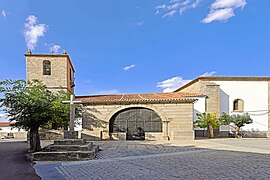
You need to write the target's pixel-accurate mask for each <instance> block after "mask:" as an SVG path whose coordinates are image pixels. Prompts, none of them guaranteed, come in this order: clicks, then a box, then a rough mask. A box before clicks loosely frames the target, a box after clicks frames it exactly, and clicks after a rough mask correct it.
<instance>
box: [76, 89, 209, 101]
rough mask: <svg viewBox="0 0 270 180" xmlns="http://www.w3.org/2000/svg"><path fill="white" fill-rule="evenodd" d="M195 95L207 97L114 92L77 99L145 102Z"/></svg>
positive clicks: (172, 93) (179, 93)
mask: <svg viewBox="0 0 270 180" xmlns="http://www.w3.org/2000/svg"><path fill="white" fill-rule="evenodd" d="M195 97H205V95H202V94H189V93H183V92H171V93H149V94H113V95H94V96H76V100H80V101H82V102H83V103H90V104H102V103H105V104H106V103H130V102H134V103H135V102H136V103H139V102H140V103H143V102H144V103H145V102H176V101H178V102H180V101H181V102H193V101H194V99H196V98H195Z"/></svg>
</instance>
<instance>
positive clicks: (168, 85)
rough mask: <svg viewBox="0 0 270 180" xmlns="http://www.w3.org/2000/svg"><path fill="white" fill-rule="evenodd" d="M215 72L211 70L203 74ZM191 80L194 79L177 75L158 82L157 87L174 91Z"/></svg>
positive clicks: (166, 90) (165, 90) (208, 74)
mask: <svg viewBox="0 0 270 180" xmlns="http://www.w3.org/2000/svg"><path fill="white" fill-rule="evenodd" d="M214 74H216V72H215V71H211V72H206V73H204V74H202V75H201V76H212V75H214ZM190 81H192V80H191V79H183V78H182V77H180V76H175V77H172V78H170V79H166V80H164V81H161V82H158V83H157V87H159V88H162V89H163V92H173V91H175V90H176V89H178V88H180V87H182V86H184V85H185V84H187V83H189V82H190Z"/></svg>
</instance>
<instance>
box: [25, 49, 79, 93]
mask: <svg viewBox="0 0 270 180" xmlns="http://www.w3.org/2000/svg"><path fill="white" fill-rule="evenodd" d="M25 58H26V80H27V81H31V80H33V79H38V80H40V81H42V83H44V84H45V85H46V86H47V88H48V90H50V91H52V92H57V91H59V90H61V89H63V90H64V91H67V92H70V93H72V94H74V87H75V82H74V73H75V70H74V67H73V65H72V62H71V60H70V58H69V55H68V54H67V53H66V51H64V52H63V54H32V52H31V50H28V51H27V53H26V54H25Z"/></svg>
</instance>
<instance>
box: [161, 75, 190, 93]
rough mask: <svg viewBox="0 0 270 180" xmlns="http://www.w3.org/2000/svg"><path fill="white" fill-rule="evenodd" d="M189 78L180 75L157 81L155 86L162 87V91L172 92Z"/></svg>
mask: <svg viewBox="0 0 270 180" xmlns="http://www.w3.org/2000/svg"><path fill="white" fill-rule="evenodd" d="M190 81H191V80H186V79H183V78H182V77H180V76H176V77H173V78H170V79H167V80H164V81H161V82H158V83H157V87H160V88H163V92H173V91H175V90H176V89H178V88H179V87H181V86H183V85H185V84H187V83H188V82H190Z"/></svg>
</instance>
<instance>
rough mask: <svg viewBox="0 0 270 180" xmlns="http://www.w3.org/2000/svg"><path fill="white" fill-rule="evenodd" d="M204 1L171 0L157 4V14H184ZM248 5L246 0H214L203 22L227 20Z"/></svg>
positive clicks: (165, 15) (166, 15)
mask: <svg viewBox="0 0 270 180" xmlns="http://www.w3.org/2000/svg"><path fill="white" fill-rule="evenodd" d="M202 1H203V0H170V1H168V2H167V3H164V4H162V5H158V6H156V7H155V9H156V12H155V14H163V15H162V17H164V18H165V17H172V16H174V15H176V14H179V15H183V13H184V12H186V11H187V10H190V9H196V8H197V7H199V5H200V4H201V2H202ZM246 5H247V2H246V0H213V3H212V4H211V5H210V12H209V13H208V14H207V16H206V17H205V18H204V19H203V20H202V21H201V22H203V23H211V22H213V21H224V22H225V21H227V20H228V19H230V18H231V17H233V16H235V13H234V10H235V9H237V8H242V9H243V8H244V7H245V6H246Z"/></svg>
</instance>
